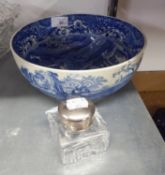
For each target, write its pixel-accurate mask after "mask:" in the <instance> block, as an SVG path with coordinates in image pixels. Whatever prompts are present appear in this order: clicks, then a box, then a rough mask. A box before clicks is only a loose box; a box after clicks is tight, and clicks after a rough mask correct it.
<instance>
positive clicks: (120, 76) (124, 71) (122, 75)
mask: <svg viewBox="0 0 165 175" xmlns="http://www.w3.org/2000/svg"><path fill="white" fill-rule="evenodd" d="M138 66H139V63H134V64H131V63H129V64H127V65H124V66H122V67H121V69H120V70H119V71H117V72H115V73H113V78H115V79H116V81H115V83H119V82H121V81H125V79H128V78H131V77H132V75H133V73H134V72H135V71H136V70H137V68H138Z"/></svg>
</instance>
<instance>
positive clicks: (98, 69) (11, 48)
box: [9, 13, 147, 74]
mask: <svg viewBox="0 0 165 175" xmlns="http://www.w3.org/2000/svg"><path fill="white" fill-rule="evenodd" d="M72 15H84V16H96V17H97V16H98V17H106V18H111V19H112V18H113V19H116V20H118V21H121V22H123V23H125V24H128V25H131V26H132V27H134V28H136V29H137V30H138V31H139V32H140V33H141V34H142V36H143V38H144V45H143V47H142V49H141V50H140V51H139V52H138V53H137V54H136V55H135V56H133V57H131V58H130V59H129V60H126V61H124V62H122V63H118V64H115V65H111V66H107V67H102V68H94V69H84V70H83V69H82V70H79V69H75V70H72V69H58V68H51V67H47V66H42V65H39V64H35V63H32V62H30V61H27V60H26V59H25V58H23V57H21V56H20V55H19V54H18V53H17V52H16V51H15V49H14V48H13V40H14V37H15V36H16V34H17V33H19V32H20V31H21V30H22V29H23V28H25V27H26V26H28V25H30V24H33V23H35V22H38V21H40V20H45V19H49V18H50V19H51V18H53V17H65V16H72ZM9 45H10V50H11V51H12V53H14V54H15V55H16V56H17V57H18V58H19V59H20V60H22V61H24V62H25V63H28V64H29V65H31V66H32V67H38V68H40V69H49V70H51V71H56V72H61V73H62V72H63V73H64V72H65V73H66V72H68V73H73V74H74V73H81V72H83V73H84V72H88V73H89V72H95V71H100V70H108V69H115V68H117V67H119V66H122V65H125V64H127V63H129V62H132V61H134V60H136V58H137V57H139V56H140V55H142V54H143V53H144V50H145V49H146V46H147V39H146V35H145V34H144V32H143V31H142V30H141V29H139V27H137V26H136V25H134V24H131V23H129V22H127V21H125V20H122V19H119V18H117V17H113V16H106V15H97V14H87V13H76V14H74V13H73V14H72V13H71V14H63V15H55V16H48V17H46V18H39V19H37V20H34V21H31V22H30V23H28V24H26V25H24V26H22V27H20V28H19V29H18V30H16V31H15V32H14V33H13V35H12V37H11V38H10V43H9ZM14 59H15V58H14Z"/></svg>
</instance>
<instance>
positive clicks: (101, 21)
mask: <svg viewBox="0 0 165 175" xmlns="http://www.w3.org/2000/svg"><path fill="white" fill-rule="evenodd" d="M143 46H144V36H143V34H142V33H141V32H140V31H139V30H138V29H137V28H135V27H134V26H132V25H131V24H128V23H126V22H123V21H121V20H118V19H116V18H112V17H106V16H96V15H78V14H77V15H66V16H57V17H50V18H46V19H42V20H39V21H37V22H34V23H31V24H29V25H27V26H25V27H23V28H22V29H21V30H20V31H18V32H17V33H16V34H15V36H14V37H13V40H12V47H13V49H14V51H15V52H16V53H17V54H18V55H19V56H20V57H22V58H23V59H25V60H27V61H29V62H31V63H34V64H37V65H41V66H46V67H52V68H57V69H67V70H85V69H95V68H102V67H108V66H111V65H115V64H119V63H122V62H124V61H127V60H129V59H131V58H132V57H134V56H135V55H136V54H137V53H138V52H139V51H140V50H141V49H142V48H143Z"/></svg>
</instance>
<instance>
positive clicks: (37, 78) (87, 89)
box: [11, 48, 143, 100]
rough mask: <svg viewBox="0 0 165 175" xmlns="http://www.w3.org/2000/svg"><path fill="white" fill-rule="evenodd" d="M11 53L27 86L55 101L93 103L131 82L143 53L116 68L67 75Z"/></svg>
mask: <svg viewBox="0 0 165 175" xmlns="http://www.w3.org/2000/svg"><path fill="white" fill-rule="evenodd" d="M11 50H12V54H13V57H14V59H15V61H16V64H17V66H18V68H19V70H20V72H21V73H22V75H23V76H24V77H25V78H26V79H27V80H28V81H29V82H30V84H31V85H32V86H34V87H36V88H37V89H39V90H40V91H41V92H43V93H44V94H46V95H49V96H52V97H54V98H56V99H58V100H63V99H67V98H69V97H75V96H83V97H86V98H89V99H92V100H94V99H98V98H101V97H103V96H106V95H110V94H112V93H114V92H116V91H117V90H119V89H120V88H122V87H123V86H124V85H126V84H127V83H128V81H129V80H130V79H131V78H132V76H133V74H134V72H135V71H136V70H137V68H138V67H139V64H140V62H141V59H142V56H143V50H142V51H141V52H139V53H138V54H137V55H136V56H135V57H133V58H132V59H130V60H128V61H126V62H123V63H121V64H118V65H115V66H110V67H106V68H100V69H93V70H78V71H69V70H60V69H53V68H48V67H43V66H39V65H35V64H32V63H30V62H27V61H26V60H24V59H23V58H21V57H20V56H18V55H17V54H16V53H15V51H14V50H13V49H12V48H11Z"/></svg>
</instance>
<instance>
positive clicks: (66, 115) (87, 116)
mask: <svg viewBox="0 0 165 175" xmlns="http://www.w3.org/2000/svg"><path fill="white" fill-rule="evenodd" d="M46 115H47V117H48V121H49V124H50V128H51V132H52V136H53V137H56V140H57V142H58V145H59V149H60V157H61V161H62V163H63V164H74V163H78V162H80V161H83V160H89V159H90V160H91V159H93V160H96V159H97V158H99V157H100V156H101V155H103V153H105V152H106V151H107V149H108V147H109V135H110V133H109V130H108V128H107V125H106V122H105V121H104V120H103V118H102V116H101V115H100V114H99V112H98V110H97V109H95V105H94V103H93V102H91V101H89V100H87V99H86V98H83V97H75V98H71V99H68V100H66V101H62V102H60V103H59V104H58V106H57V107H54V108H52V109H50V110H48V111H47V112H46Z"/></svg>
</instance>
